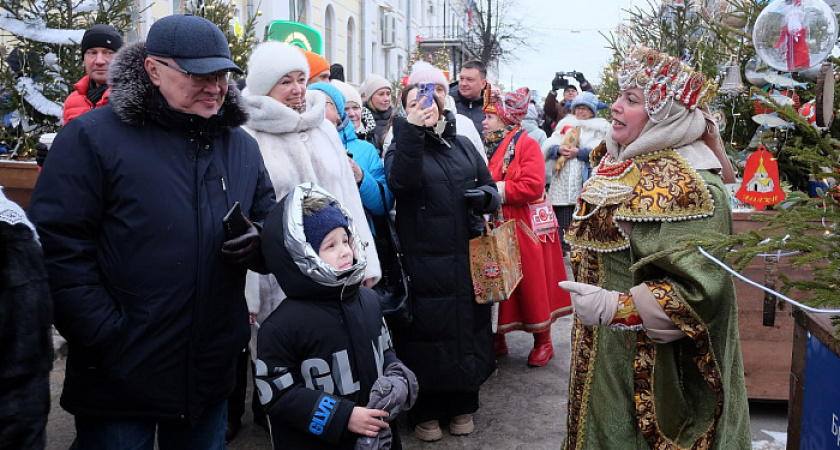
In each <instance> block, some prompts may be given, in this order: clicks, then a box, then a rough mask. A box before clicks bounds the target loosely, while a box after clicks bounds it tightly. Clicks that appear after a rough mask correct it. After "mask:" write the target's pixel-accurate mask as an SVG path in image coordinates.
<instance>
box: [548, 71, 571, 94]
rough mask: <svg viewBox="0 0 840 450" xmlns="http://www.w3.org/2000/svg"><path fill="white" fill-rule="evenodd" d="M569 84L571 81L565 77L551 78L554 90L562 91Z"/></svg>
mask: <svg viewBox="0 0 840 450" xmlns="http://www.w3.org/2000/svg"><path fill="white" fill-rule="evenodd" d="M568 85H569V82H568V81H566V79H565V78H563V77H561V76H559V75H558V76H555V77H554V79H553V80H551V90H552V91H562V90H563V89H566V86H568Z"/></svg>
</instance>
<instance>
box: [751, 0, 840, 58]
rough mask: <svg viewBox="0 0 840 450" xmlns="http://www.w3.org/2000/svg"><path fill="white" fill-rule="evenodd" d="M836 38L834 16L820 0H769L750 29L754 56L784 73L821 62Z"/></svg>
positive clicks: (829, 51) (835, 20)
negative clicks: (751, 29)
mask: <svg viewBox="0 0 840 450" xmlns="http://www.w3.org/2000/svg"><path fill="white" fill-rule="evenodd" d="M836 41H837V19H836V18H835V16H834V13H833V12H832V11H831V8H829V6H828V5H826V4H825V2H824V1H823V0H773V1H772V2H771V3H770V4H769V5H767V7H765V8H764V10H762V11H761V14H759V15H758V18H757V19H756V21H755V27H754V28H753V45H754V46H755V51H756V53H757V54H758V56H759V57H761V59H762V60H764V61H765V62H766V63H767V64H768V65H770V67H773V68H774V69H777V70H781V71H785V72H794V71H798V70H803V69H807V68H809V67H812V66H815V65H818V64H820V63H822V62H823V61H824V60H825V59H826V58H827V57H828V55H829V54H830V53H831V50H832V49H833V48H834V44H835V42H836Z"/></svg>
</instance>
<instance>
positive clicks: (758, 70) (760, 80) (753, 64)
mask: <svg viewBox="0 0 840 450" xmlns="http://www.w3.org/2000/svg"><path fill="white" fill-rule="evenodd" d="M774 73H776V71H775V70H773V69H771V68H770V67H768V66H767V63H765V62H764V61H763V60H762V59H761V58H759V57H757V56H753V57H752V58H750V59H749V61H747V64H746V65H745V66H744V77H746V78H747V81H749V82H750V84H752V85H753V86H758V87H762V86H764V85H765V84H767V83H769V81H767V78H766V77H767V75H770V74H774Z"/></svg>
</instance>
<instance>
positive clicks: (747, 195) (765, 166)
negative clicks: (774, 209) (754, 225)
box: [735, 145, 785, 210]
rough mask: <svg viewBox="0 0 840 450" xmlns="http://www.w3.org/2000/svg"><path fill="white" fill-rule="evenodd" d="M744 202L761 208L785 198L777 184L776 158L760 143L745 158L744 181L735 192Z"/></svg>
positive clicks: (777, 169)
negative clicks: (756, 148)
mask: <svg viewBox="0 0 840 450" xmlns="http://www.w3.org/2000/svg"><path fill="white" fill-rule="evenodd" d="M735 196H736V197H738V199H740V200H741V201H743V202H744V203H748V204H750V205H754V206H755V207H756V209H758V210H762V209H764V207H765V206H767V205H775V204H776V203H779V202H781V201H782V200H784V199H785V191H783V190H782V188H781V186H780V185H779V167H778V165H777V164H776V158H775V157H773V154H772V153H770V152H768V151H767V147H765V146H763V145H761V146H759V147H758V151H756V152H755V153H753V154H752V155H750V157H749V158H747V167H746V168H745V169H744V181H743V183H742V184H741V188H740V189H738V192H737V193H736V194H735Z"/></svg>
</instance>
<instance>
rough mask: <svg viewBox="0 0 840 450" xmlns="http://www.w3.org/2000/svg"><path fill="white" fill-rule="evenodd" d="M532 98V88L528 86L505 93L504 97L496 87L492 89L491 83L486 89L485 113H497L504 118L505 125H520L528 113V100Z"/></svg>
mask: <svg viewBox="0 0 840 450" xmlns="http://www.w3.org/2000/svg"><path fill="white" fill-rule="evenodd" d="M530 99H531V90H530V89H528V88H527V87H521V88H519V89H517V90H516V91H514V92H509V93H507V94H505V96H504V98H502V95H501V93H500V92H499V91H498V90H496V89H491V88H490V85H488V86H487V89H485V90H484V109H483V110H484V113H485V114H495V115H497V116H499V118H500V119H502V122H504V124H505V125H519V123H520V122H522V119H524V118H525V114H527V113H528V102H529V101H530Z"/></svg>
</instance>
